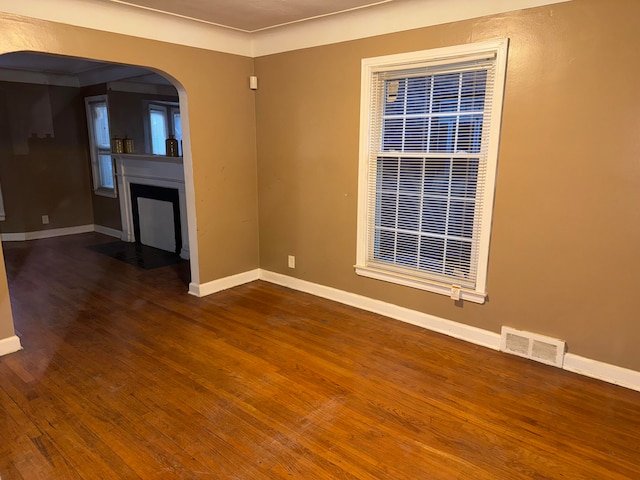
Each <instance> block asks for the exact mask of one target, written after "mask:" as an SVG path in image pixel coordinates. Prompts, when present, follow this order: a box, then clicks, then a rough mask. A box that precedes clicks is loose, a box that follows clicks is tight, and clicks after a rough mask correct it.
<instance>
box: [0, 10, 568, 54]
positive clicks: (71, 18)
mask: <svg viewBox="0 0 640 480" xmlns="http://www.w3.org/2000/svg"><path fill="white" fill-rule="evenodd" d="M567 1H571V0H484V1H479V0H437V1H435V0H414V1H411V2H397V3H396V2H390V3H384V4H382V5H378V6H376V7H375V8H363V9H358V10H355V11H349V12H345V13H342V14H339V15H331V16H326V17H321V18H317V19H313V20H309V21H304V22H299V23H293V24H289V25H286V26H282V27H279V28H272V29H268V30H262V31H258V32H254V33H245V32H240V31H236V30H232V29H228V28H223V27H219V26H215V25H210V24H207V23H203V22H199V21H196V20H191V19H187V18H181V17H176V16H173V15H167V14H163V13H159V12H154V11H150V10H145V9H140V8H137V7H132V6H128V5H124V4H116V3H111V2H92V1H89V0H56V1H55V2H53V1H51V0H22V1H16V0H0V12H5V13H9V14H15V15H22V16H26V17H32V18H37V19H40V20H49V21H54V22H59V23H65V24H69V25H75V26H80V27H86V28H92V29H96V30H103V31H108V32H113V33H120V34H125V35H131V36H135V37H142V38H148V39H152V40H159V41H164V42H169V43H175V44H180V45H186V46H191V47H198V48H203V49H207V50H213V51H218V52H225V53H233V54H236V55H243V56H251V57H259V56H263V55H269V54H274V53H280V52H286V51H290V50H298V49H301V48H308V47H314V46H319V45H326V44H331V43H338V42H343V41H348V40H355V39H358V38H366V37H372V36H375V35H383V34H387V33H393V32H398V31H403V30H411V29H415V28H421V27H427V26H432V25H439V24H443V23H448V22H455V21H459V20H467V19H470V18H477V17H482V16H487V15H495V14H499V13H505V12H509V11H515V10H521V9H525V8H533V7H539V6H543V5H552V4H556V3H563V2H567Z"/></svg>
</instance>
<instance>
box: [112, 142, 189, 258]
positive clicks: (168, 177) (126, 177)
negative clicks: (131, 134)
mask: <svg viewBox="0 0 640 480" xmlns="http://www.w3.org/2000/svg"><path fill="white" fill-rule="evenodd" d="M113 158H114V160H115V167H116V178H117V182H118V197H119V199H120V216H121V218H122V237H121V238H122V240H123V241H125V242H135V235H134V230H133V211H132V208H131V188H130V185H131V184H132V183H134V184H136V183H137V184H141V185H153V186H156V187H165V188H174V189H177V190H178V198H179V201H180V205H179V206H180V229H181V230H182V249H181V250H180V256H181V257H182V258H184V259H188V258H189V228H188V225H187V204H186V195H185V186H184V167H183V164H182V157H165V156H162V155H134V154H119V155H114V157H113Z"/></svg>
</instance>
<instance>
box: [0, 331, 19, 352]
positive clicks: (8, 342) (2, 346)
mask: <svg viewBox="0 0 640 480" xmlns="http://www.w3.org/2000/svg"><path fill="white" fill-rule="evenodd" d="M18 350H22V345H21V344H20V338H18V336H16V335H13V336H11V337H7V338H3V339H2V340H0V357H1V356H2V355H8V354H10V353H13V352H17V351H18Z"/></svg>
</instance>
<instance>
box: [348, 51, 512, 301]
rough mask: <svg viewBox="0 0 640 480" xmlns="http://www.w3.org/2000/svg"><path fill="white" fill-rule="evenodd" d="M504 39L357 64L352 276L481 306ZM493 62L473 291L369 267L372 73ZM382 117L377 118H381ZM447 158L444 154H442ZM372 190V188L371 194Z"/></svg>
mask: <svg viewBox="0 0 640 480" xmlns="http://www.w3.org/2000/svg"><path fill="white" fill-rule="evenodd" d="M508 43H509V41H508V39H499V40H494V41H488V42H480V43H473V44H467V45H460V46H453V47H445V48H438V49H433V50H422V51H417V52H410V53H402V54H397V55H387V56H382V57H374V58H365V59H362V69H361V100H360V105H361V109H360V158H359V171H358V172H359V173H358V225H357V227H358V231H357V253H356V265H355V266H354V268H355V271H356V273H357V274H358V275H362V276H365V277H369V278H374V279H377V280H382V281H387V282H392V283H396V284H400V285H405V286H409V287H413V288H418V289H421V290H426V291H429V292H433V293H438V294H443V295H447V296H450V297H451V298H454V299H458V298H459V299H461V300H468V301H471V302H475V303H484V301H485V298H486V296H487V292H486V282H487V270H488V262H489V241H490V236H491V220H492V215H493V203H494V192H495V181H496V174H497V163H498V148H499V140H500V125H501V117H502V104H503V96H504V83H505V76H506V65H507V51H508ZM488 56H490V57H495V68H496V70H495V83H494V86H493V101H492V103H491V111H490V112H487V113H488V114H489V118H490V122H488V123H487V122H485V123H484V124H483V129H486V128H488V129H489V135H488V146H487V150H486V157H485V161H486V179H485V183H484V192H483V193H482V195H483V197H482V209H481V211H480V212H476V216H477V215H480V217H479V218H478V220H479V221H480V225H481V226H480V230H479V234H478V235H476V237H477V239H475V240H474V241H477V242H478V248H477V252H478V257H477V258H476V259H475V265H476V268H477V270H476V279H475V286H473V287H469V286H465V287H461V286H458V285H455V284H454V283H453V280H452V281H451V283H449V282H448V280H447V279H444V281H443V280H442V278H438V279H437V280H436V279H429V278H425V277H424V276H422V275H421V276H417V275H411V272H406V271H398V269H397V268H395V269H394V268H390V269H387V268H384V266H382V267H381V266H380V264H379V262H375V264H372V262H370V261H369V260H368V258H369V253H370V252H369V251H368V249H369V248H370V247H369V245H370V244H371V242H370V241H369V235H372V233H370V232H372V231H373V229H372V228H369V227H370V223H371V222H373V215H375V212H370V211H369V208H370V207H369V204H370V202H369V195H373V194H375V191H374V192H371V191H369V190H370V185H371V182H370V179H369V174H370V168H373V169H375V165H372V145H371V138H372V133H375V132H373V129H372V123H373V122H372V120H371V118H372V108H373V106H372V93H373V92H372V88H374V87H373V77H374V74H375V73H376V72H380V71H389V70H406V69H408V68H413V67H422V66H427V67H428V66H441V65H447V64H457V63H460V62H465V61H472V60H475V59H477V58H482V57H485V58H487V57H488ZM380 114H381V113H380ZM445 155H446V154H445ZM373 190H375V188H373Z"/></svg>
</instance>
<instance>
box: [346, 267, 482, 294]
mask: <svg viewBox="0 0 640 480" xmlns="http://www.w3.org/2000/svg"><path fill="white" fill-rule="evenodd" d="M354 268H355V271H356V274H358V275H361V276H363V277H369V278H374V279H376V280H382V281H384V282H390V283H396V284H398V285H404V286H405V287H412V288H417V289H420V290H425V291H427V292H431V293H438V294H440V295H446V296H447V297H451V285H447V284H443V283H436V282H429V281H427V280H424V279H418V278H415V277H410V276H408V275H403V274H401V273H397V272H390V271H387V270H381V269H378V268H372V267H367V266H363V265H355V267H354ZM486 297H487V295H486V294H485V293H482V292H478V291H475V290H469V289H465V288H462V289H460V300H467V301H469V302H473V303H484V302H485V299H486Z"/></svg>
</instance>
